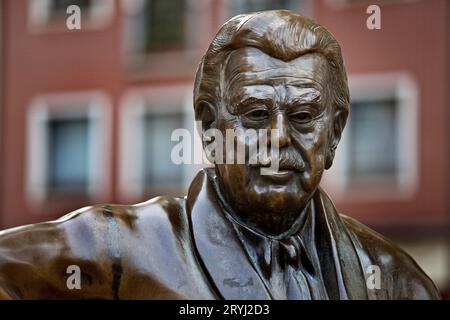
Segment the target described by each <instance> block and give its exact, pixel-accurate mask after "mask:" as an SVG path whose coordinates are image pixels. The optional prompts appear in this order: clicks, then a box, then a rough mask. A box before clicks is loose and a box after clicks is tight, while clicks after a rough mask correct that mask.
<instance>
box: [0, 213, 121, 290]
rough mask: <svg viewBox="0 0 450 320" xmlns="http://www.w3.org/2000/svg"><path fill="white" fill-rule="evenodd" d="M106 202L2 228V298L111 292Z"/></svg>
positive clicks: (0, 240)
mask: <svg viewBox="0 0 450 320" xmlns="http://www.w3.org/2000/svg"><path fill="white" fill-rule="evenodd" d="M103 208H104V207H102V206H94V207H87V208H83V209H80V210H77V211H74V212H72V213H69V214H67V215H65V216H64V217H62V218H60V219H58V220H55V221H51V222H45V223H38V224H34V225H28V226H23V227H18V228H13V229H9V230H5V231H1V232H0V299H52V298H59V299H60V298H63V299H65V298H69V299H70V298H94V299H96V298H98V299H108V298H114V292H113V288H112V282H113V281H112V279H113V276H112V273H113V271H112V265H113V257H111V252H110V250H108V248H107V245H106V244H105V242H106V243H107V241H105V237H106V236H107V230H106V229H107V227H108V224H107V223H104V222H105V220H106V219H107V217H105V215H104V209H103Z"/></svg>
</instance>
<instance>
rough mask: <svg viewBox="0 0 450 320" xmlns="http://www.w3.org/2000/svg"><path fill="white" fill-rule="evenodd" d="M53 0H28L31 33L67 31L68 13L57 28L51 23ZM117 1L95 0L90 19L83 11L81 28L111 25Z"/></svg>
mask: <svg viewBox="0 0 450 320" xmlns="http://www.w3.org/2000/svg"><path fill="white" fill-rule="evenodd" d="M50 4H51V0H28V30H29V32H30V33H37V34H39V33H48V32H52V31H67V28H66V23H65V21H66V19H67V18H68V17H69V15H68V14H66V15H65V16H64V17H63V18H64V19H62V22H63V23H62V24H61V25H60V26H59V25H58V27H57V28H55V26H54V25H53V24H52V23H51V19H50V17H51V7H50ZM114 9H115V1H113V0H95V1H93V2H92V6H91V7H90V8H89V12H88V14H87V17H88V19H87V20H86V19H84V18H83V17H85V16H86V15H83V13H82V20H81V30H98V29H103V28H106V27H108V26H109V24H110V23H111V21H112V18H113V16H114Z"/></svg>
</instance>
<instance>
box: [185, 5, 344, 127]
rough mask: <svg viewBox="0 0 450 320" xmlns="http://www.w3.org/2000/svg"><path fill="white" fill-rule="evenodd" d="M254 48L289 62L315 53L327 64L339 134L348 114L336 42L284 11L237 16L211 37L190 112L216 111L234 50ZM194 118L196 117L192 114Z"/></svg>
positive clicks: (307, 21)
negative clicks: (202, 107)
mask: <svg viewBox="0 0 450 320" xmlns="http://www.w3.org/2000/svg"><path fill="white" fill-rule="evenodd" d="M244 47H254V48H257V49H259V50H261V51H262V52H264V53H266V54H268V55H270V56H271V57H274V58H277V59H281V60H283V61H290V60H292V59H295V58H297V57H299V56H301V55H304V54H308V53H319V54H321V55H322V56H323V57H325V59H326V60H327V61H328V65H329V71H330V73H329V74H330V76H331V79H330V80H331V82H332V85H331V86H330V89H331V94H332V97H333V104H334V105H333V106H334V108H335V112H337V113H339V115H340V116H339V119H337V120H338V121H339V122H341V123H339V124H338V127H339V129H338V131H342V129H343V127H344V125H345V122H346V119H347V115H348V111H349V99H350V98H349V90H348V84H347V74H346V71H345V67H344V62H343V59H342V54H341V48H340V46H339V44H338V42H337V41H336V39H335V38H334V37H333V36H332V35H331V33H329V32H328V31H327V30H326V29H325V28H324V27H322V26H321V25H319V24H317V23H316V22H315V21H313V20H311V19H309V18H306V17H303V16H301V15H298V14H295V13H293V12H291V11H288V10H273V11H262V12H256V13H251V14H245V15H239V16H236V17H234V18H232V19H231V20H229V21H227V22H226V23H225V24H224V25H223V26H222V28H221V29H220V30H219V32H218V33H217V34H216V36H215V37H214V39H213V41H212V42H211V44H210V46H209V48H208V50H207V51H206V53H205V55H204V56H203V58H202V60H201V62H200V65H199V67H198V69H197V74H196V78H195V84H194V110H195V111H197V107H198V106H199V105H200V104H201V103H208V104H211V105H212V106H213V107H214V108H215V110H217V108H218V106H219V105H220V103H221V101H222V97H223V94H224V93H223V92H221V91H222V90H221V86H220V83H221V77H222V71H223V69H224V67H225V65H226V61H227V57H228V56H229V55H230V53H231V52H232V51H234V50H236V49H240V48H244ZM196 118H197V119H198V115H197V112H196Z"/></svg>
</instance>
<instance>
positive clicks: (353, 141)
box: [347, 100, 399, 184]
mask: <svg viewBox="0 0 450 320" xmlns="http://www.w3.org/2000/svg"><path fill="white" fill-rule="evenodd" d="M396 104H397V102H396V101H395V100H361V101H355V102H352V104H351V107H350V108H351V109H350V110H351V112H350V117H349V123H348V128H347V131H349V136H348V138H349V142H348V150H347V152H348V161H349V163H348V170H349V172H348V176H349V178H350V180H351V181H350V183H353V184H357V183H361V182H364V181H371V182H374V181H378V182H380V181H387V182H392V183H396V177H397V170H398V162H399V161H398V150H397V141H398V137H397V136H398V131H397V129H398V127H397V126H398V124H397V123H398V120H397V110H396V109H397V108H396Z"/></svg>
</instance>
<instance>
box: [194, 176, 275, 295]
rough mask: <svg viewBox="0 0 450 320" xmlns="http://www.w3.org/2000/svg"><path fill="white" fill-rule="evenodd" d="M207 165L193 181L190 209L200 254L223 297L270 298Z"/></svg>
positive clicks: (196, 244)
mask: <svg viewBox="0 0 450 320" xmlns="http://www.w3.org/2000/svg"><path fill="white" fill-rule="evenodd" d="M206 170H211V169H204V170H202V171H201V172H199V173H198V174H197V176H196V177H195V179H194V181H193V182H192V184H191V186H190V189H189V192H188V198H187V213H188V216H189V218H190V222H191V224H192V230H193V237H194V242H195V246H196V248H197V250H198V254H199V256H200V258H201V261H202V262H203V264H204V266H205V267H206V270H207V272H208V273H209V276H210V278H211V279H212V282H213V283H214V285H215V287H216V289H217V290H218V291H219V293H220V295H221V296H222V297H223V298H224V299H255V300H261V299H270V295H269V294H268V292H267V290H266V288H265V286H264V284H263V283H262V281H261V279H260V278H259V276H258V274H257V273H256V271H255V270H254V268H253V266H252V264H251V262H250V261H249V259H248V257H247V255H246V253H245V250H244V249H243V248H242V245H241V243H240V242H239V239H238V238H237V235H236V233H235V230H234V228H233V226H232V224H231V222H230V221H228V219H227V218H226V217H225V213H224V212H223V211H222V208H221V206H220V204H219V203H218V200H217V197H216V195H215V191H214V189H213V186H212V183H211V181H209V178H208V175H207V173H206V172H205V171H206Z"/></svg>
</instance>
